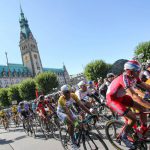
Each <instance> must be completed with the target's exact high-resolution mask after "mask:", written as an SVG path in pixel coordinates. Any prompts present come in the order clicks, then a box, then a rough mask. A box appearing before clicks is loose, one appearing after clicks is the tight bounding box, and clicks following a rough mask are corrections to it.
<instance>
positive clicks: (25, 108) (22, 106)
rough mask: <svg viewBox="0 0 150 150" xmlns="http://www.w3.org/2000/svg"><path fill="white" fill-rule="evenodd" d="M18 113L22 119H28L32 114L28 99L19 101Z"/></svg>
mask: <svg viewBox="0 0 150 150" xmlns="http://www.w3.org/2000/svg"><path fill="white" fill-rule="evenodd" d="M18 113H19V117H20V118H21V120H24V119H26V118H27V117H28V116H29V115H30V110H29V105H28V103H27V102H26V101H22V102H20V103H19V105H18Z"/></svg>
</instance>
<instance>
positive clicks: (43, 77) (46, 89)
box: [35, 72, 58, 94]
mask: <svg viewBox="0 0 150 150" xmlns="http://www.w3.org/2000/svg"><path fill="white" fill-rule="evenodd" d="M35 80H36V83H37V86H38V89H39V90H40V91H42V92H43V94H48V93H50V92H51V91H52V90H53V88H56V87H57V86H58V81H57V76H56V75H55V74H54V73H52V72H44V73H40V74H39V75H38V76H37V77H36V79H35Z"/></svg>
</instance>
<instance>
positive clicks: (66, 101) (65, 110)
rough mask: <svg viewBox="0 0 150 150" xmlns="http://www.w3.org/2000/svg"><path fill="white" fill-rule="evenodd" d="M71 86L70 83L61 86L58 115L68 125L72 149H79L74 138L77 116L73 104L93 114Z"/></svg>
mask: <svg viewBox="0 0 150 150" xmlns="http://www.w3.org/2000/svg"><path fill="white" fill-rule="evenodd" d="M70 91H71V88H70V86H69V85H63V86H62V87H61V92H62V96H60V98H59V100H58V106H57V115H58V117H59V118H60V120H62V121H63V122H64V123H66V124H67V126H68V131H69V134H70V136H71V142H72V149H73V150H76V149H78V147H77V145H76V141H75V138H74V123H75V122H76V119H77V116H76V115H75V114H74V113H73V111H72V110H71V107H73V104H74V103H76V104H77V105H78V106H79V107H81V108H82V109H83V110H84V111H85V112H87V113H88V114H92V113H91V112H90V111H89V110H88V109H87V108H86V107H85V106H84V105H83V104H82V102H81V101H80V100H79V99H78V97H77V96H76V95H75V94H74V93H71V92H70Z"/></svg>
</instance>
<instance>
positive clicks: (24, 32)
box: [19, 4, 31, 39]
mask: <svg viewBox="0 0 150 150" xmlns="http://www.w3.org/2000/svg"><path fill="white" fill-rule="evenodd" d="M20 15H21V17H20V21H19V22H20V28H21V33H22V35H23V37H24V38H25V39H28V38H29V35H30V33H31V30H30V28H29V25H28V20H27V19H26V18H25V17H24V13H23V10H22V7H21V4H20Z"/></svg>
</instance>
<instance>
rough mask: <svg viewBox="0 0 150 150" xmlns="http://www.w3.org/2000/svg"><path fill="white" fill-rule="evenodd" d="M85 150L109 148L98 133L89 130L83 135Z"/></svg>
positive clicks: (104, 149)
mask: <svg viewBox="0 0 150 150" xmlns="http://www.w3.org/2000/svg"><path fill="white" fill-rule="evenodd" d="M82 141H83V147H84V150H108V147H107V145H106V144H105V142H104V141H103V139H102V138H101V137H100V136H98V135H97V134H96V133H93V132H87V133H86V134H83V135H82Z"/></svg>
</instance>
